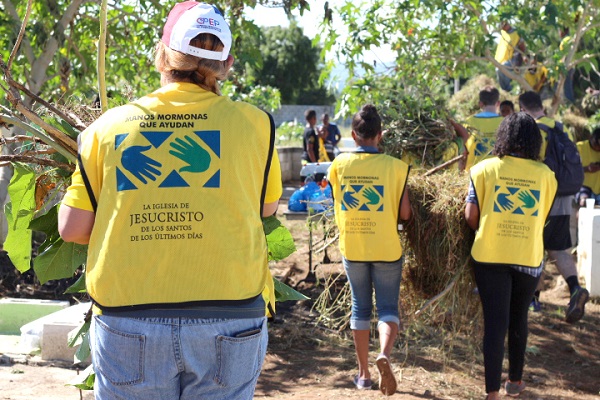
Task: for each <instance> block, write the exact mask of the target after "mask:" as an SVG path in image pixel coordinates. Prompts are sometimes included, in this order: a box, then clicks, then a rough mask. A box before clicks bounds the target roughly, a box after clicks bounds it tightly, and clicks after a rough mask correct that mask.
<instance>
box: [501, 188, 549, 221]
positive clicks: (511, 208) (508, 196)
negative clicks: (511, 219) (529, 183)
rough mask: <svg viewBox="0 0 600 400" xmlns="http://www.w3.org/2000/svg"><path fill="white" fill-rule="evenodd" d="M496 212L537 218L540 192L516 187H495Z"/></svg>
mask: <svg viewBox="0 0 600 400" xmlns="http://www.w3.org/2000/svg"><path fill="white" fill-rule="evenodd" d="M495 195H496V199H495V200H494V212H497V213H510V214H515V215H528V216H533V217H537V215H538V204H539V202H540V191H539V190H534V189H528V188H522V187H514V186H500V185H496V187H495Z"/></svg>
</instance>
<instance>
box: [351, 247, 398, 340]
mask: <svg viewBox="0 0 600 400" xmlns="http://www.w3.org/2000/svg"><path fill="white" fill-rule="evenodd" d="M403 260H404V259H403V258H401V259H400V260H398V261H396V262H356V261H349V260H346V259H345V258H344V259H343V263H344V268H345V270H346V276H347V277H348V282H350V290H351V291H352V317H351V318H350V329H355V330H369V329H370V327H371V310H372V309H373V289H375V307H376V309H377V315H378V317H379V323H382V322H393V323H395V324H397V325H400V318H399V317H398V300H399V296H400V281H401V280H402V262H403Z"/></svg>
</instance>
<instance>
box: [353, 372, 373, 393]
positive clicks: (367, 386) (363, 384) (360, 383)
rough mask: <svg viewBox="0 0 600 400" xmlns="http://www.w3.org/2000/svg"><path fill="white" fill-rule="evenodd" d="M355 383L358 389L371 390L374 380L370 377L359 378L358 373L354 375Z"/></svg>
mask: <svg viewBox="0 0 600 400" xmlns="http://www.w3.org/2000/svg"><path fill="white" fill-rule="evenodd" d="M354 385H355V386H356V388H357V389H358V390H371V389H372V386H373V382H371V380H370V379H363V378H359V377H358V375H356V376H355V377H354Z"/></svg>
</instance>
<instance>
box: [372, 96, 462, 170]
mask: <svg viewBox="0 0 600 400" xmlns="http://www.w3.org/2000/svg"><path fill="white" fill-rule="evenodd" d="M381 118H382V123H383V126H384V129H385V134H384V136H383V141H382V143H381V145H382V147H383V150H384V151H385V153H386V154H389V155H391V156H393V157H396V158H399V159H402V160H404V161H406V162H408V163H410V164H416V165H418V166H421V167H423V168H431V167H435V166H436V165H439V164H441V163H442V162H444V161H448V159H450V158H452V157H454V156H456V155H458V146H457V145H456V142H455V140H456V135H455V133H454V130H453V128H452V126H451V125H450V123H449V121H448V113H447V112H446V107H445V105H444V101H443V100H442V99H439V98H436V97H433V96H432V97H426V98H425V99H423V98H421V99H420V100H419V101H418V102H417V101H416V100H415V97H412V96H408V95H405V96H403V97H401V98H400V99H399V100H394V101H390V102H387V103H385V104H384V106H383V107H381Z"/></svg>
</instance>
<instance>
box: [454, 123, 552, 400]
mask: <svg viewBox="0 0 600 400" xmlns="http://www.w3.org/2000/svg"><path fill="white" fill-rule="evenodd" d="M541 145H542V136H541V134H540V130H539V128H538V127H537V124H536V121H535V120H534V119H533V118H531V117H530V116H529V115H527V114H525V113H522V112H520V113H516V114H512V115H510V116H508V117H506V119H504V121H503V122H502V124H500V127H499V128H498V133H497V138H496V144H495V146H494V155H495V157H492V158H490V159H487V160H484V161H482V162H480V163H478V164H477V165H475V166H473V168H471V185H470V188H469V194H468V196H467V206H466V210H465V216H466V219H467V223H468V224H469V226H470V227H471V228H472V229H474V230H476V234H475V241H474V243H473V248H472V250H471V256H472V266H473V271H474V274H475V281H476V283H477V288H478V290H479V295H480V298H481V304H482V307H483V316H484V325H485V332H484V338H483V353H484V365H485V386H486V392H487V397H486V399H489V400H496V399H500V394H499V391H500V386H501V375H502V361H503V359H504V340H505V336H506V333H507V332H508V359H509V371H508V380H507V381H506V383H505V384H504V388H505V390H506V394H507V395H509V396H518V395H519V393H520V392H522V391H523V390H524V389H525V383H524V382H523V381H522V376H523V366H524V363H525V347H526V345H527V312H528V309H529V304H530V302H531V298H532V296H533V293H534V291H535V289H536V287H537V284H538V281H539V279H540V275H541V273H542V269H543V259H544V243H543V230H544V223H545V222H546V218H547V216H548V213H549V211H550V208H551V206H552V202H553V201H554V195H555V193H556V187H557V183H556V179H555V178H554V173H553V172H552V171H551V170H550V169H549V168H548V167H547V166H546V165H545V164H543V163H542V162H539V161H538V160H539V154H540V148H541Z"/></svg>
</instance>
